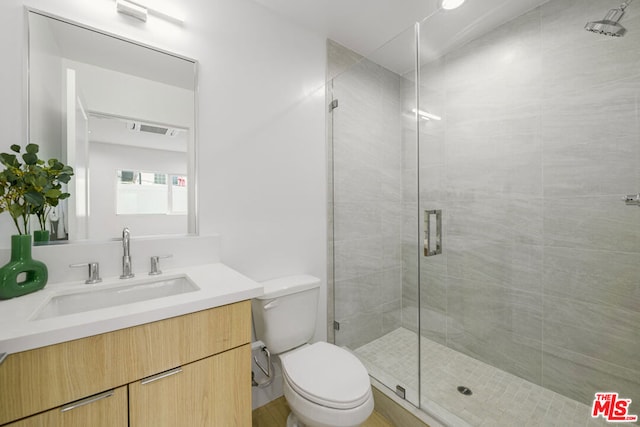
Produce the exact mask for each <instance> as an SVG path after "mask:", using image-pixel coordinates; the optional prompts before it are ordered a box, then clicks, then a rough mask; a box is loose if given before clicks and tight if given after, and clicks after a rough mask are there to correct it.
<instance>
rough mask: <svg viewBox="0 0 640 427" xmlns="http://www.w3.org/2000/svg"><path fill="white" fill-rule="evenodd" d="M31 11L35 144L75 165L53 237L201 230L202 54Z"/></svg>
mask: <svg viewBox="0 0 640 427" xmlns="http://www.w3.org/2000/svg"><path fill="white" fill-rule="evenodd" d="M27 17H28V28H29V39H28V40H29V42H28V44H29V47H28V49H29V50H28V52H29V56H28V75H29V80H28V93H29V104H28V105H29V108H28V116H29V142H31V143H35V144H38V145H39V146H40V158H43V159H45V160H46V159H49V158H52V157H54V158H58V159H60V160H62V161H63V163H67V164H69V165H70V166H72V167H73V168H74V171H75V176H74V177H73V179H72V181H71V182H70V183H69V186H68V190H67V191H68V192H69V193H71V197H70V198H69V199H68V200H65V203H64V204H62V203H61V205H60V206H59V207H58V208H57V209H56V211H55V212H53V214H52V217H51V218H50V219H49V221H48V222H49V223H48V224H47V227H48V228H49V229H50V230H51V234H52V242H54V241H79V240H92V241H95V240H108V239H113V238H118V237H119V236H120V235H121V232H122V229H123V227H125V226H127V227H129V228H130V229H131V232H132V235H134V236H151V235H154V236H155V235H180V234H182V235H184V234H194V233H196V224H197V221H196V209H195V208H196V200H195V196H196V191H195V183H196V182H195V176H196V175H195V148H196V141H195V108H196V107H195V105H196V62H195V61H193V60H190V59H187V58H183V57H180V56H178V55H174V54H171V53H167V52H163V51H160V50H157V49H154V48H150V47H148V46H143V45H141V44H138V43H135V42H132V41H130V40H125V39H122V38H119V37H117V36H114V35H111V34H107V33H103V32H100V31H97V30H95V29H91V28H86V27H83V26H81V25H78V24H77V23H72V22H68V21H65V20H62V19H60V18H57V17H53V16H49V15H47V14H44V13H42V12H40V11H34V10H28V11H27ZM7 237H8V236H7ZM6 240H8V239H6Z"/></svg>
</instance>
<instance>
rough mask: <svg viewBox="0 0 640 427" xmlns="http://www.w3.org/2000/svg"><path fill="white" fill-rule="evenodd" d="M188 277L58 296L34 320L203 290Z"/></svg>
mask: <svg viewBox="0 0 640 427" xmlns="http://www.w3.org/2000/svg"><path fill="white" fill-rule="evenodd" d="M199 289H200V288H198V286H196V285H195V284H194V283H193V282H192V281H190V280H189V279H188V278H187V277H184V276H182V277H174V278H163V279H155V280H147V281H144V282H138V283H136V284H129V285H123V286H118V287H113V288H106V289H100V288H97V289H92V290H87V291H82V292H75V293H68V294H62V295H56V296H54V297H53V298H51V299H50V300H49V301H48V302H47V303H46V304H45V305H44V306H43V307H42V308H40V310H38V312H37V313H36V315H35V316H34V317H33V318H32V319H31V320H41V319H48V318H52V317H58V316H65V315H67V314H75V313H82V312H85V311H91V310H98V309H101V308H107V307H115V306H118V305H124V304H131V303H134V302H140V301H147V300H151V299H155V298H163V297H168V296H172V295H179V294H184V293H187V292H195V291H197V290H199Z"/></svg>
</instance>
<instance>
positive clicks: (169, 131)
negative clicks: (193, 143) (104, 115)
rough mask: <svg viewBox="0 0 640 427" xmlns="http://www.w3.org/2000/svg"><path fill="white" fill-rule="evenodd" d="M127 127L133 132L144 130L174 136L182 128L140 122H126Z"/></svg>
mask: <svg viewBox="0 0 640 427" xmlns="http://www.w3.org/2000/svg"><path fill="white" fill-rule="evenodd" d="M127 129H129V130H131V131H134V132H146V133H153V134H156V135H165V136H176V135H177V134H178V133H179V132H180V131H181V130H182V129H176V128H170V127H165V126H159V125H150V124H147V123H141V122H131V121H128V122H127Z"/></svg>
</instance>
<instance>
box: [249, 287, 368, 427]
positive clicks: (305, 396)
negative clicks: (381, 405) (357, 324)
mask: <svg viewBox="0 0 640 427" xmlns="http://www.w3.org/2000/svg"><path fill="white" fill-rule="evenodd" d="M263 285H264V295H263V296H261V297H258V298H256V299H254V300H253V301H252V309H253V318H254V322H255V326H256V336H257V338H258V339H259V340H261V341H262V342H264V344H265V345H266V346H267V348H268V349H269V351H270V352H271V354H274V355H276V354H277V355H279V357H280V361H281V362H282V374H283V377H284V396H285V398H286V399H287V402H288V403H289V407H290V408H291V414H290V415H289V418H288V419H287V427H304V426H308V427H356V426H359V425H360V424H362V423H363V422H364V421H365V420H366V419H367V418H368V417H369V415H371V412H373V395H372V393H371V384H370V382H369V375H368V373H367V370H366V368H365V367H364V366H363V365H362V363H361V362H360V361H359V360H358V358H357V357H355V356H354V355H352V354H351V353H349V352H348V351H347V350H344V349H342V348H340V347H337V346H335V345H333V344H329V343H326V342H317V343H314V344H309V343H308V342H309V340H310V339H311V337H312V336H313V333H314V331H315V325H316V313H317V309H318V293H319V289H320V280H319V279H318V278H316V277H312V276H290V277H283V278H280V279H275V280H269V281H267V282H263Z"/></svg>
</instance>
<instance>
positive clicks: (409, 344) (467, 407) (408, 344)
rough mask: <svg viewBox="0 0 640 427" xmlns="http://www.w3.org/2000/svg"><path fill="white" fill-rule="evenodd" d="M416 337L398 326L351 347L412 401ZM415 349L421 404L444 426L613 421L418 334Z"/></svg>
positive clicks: (591, 426)
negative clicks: (466, 390) (460, 388)
mask: <svg viewBox="0 0 640 427" xmlns="http://www.w3.org/2000/svg"><path fill="white" fill-rule="evenodd" d="M417 341H418V340H417V335H416V334H415V333H414V332H411V331H409V330H407V329H404V328H399V329H396V330H395V331H392V332H390V333H388V334H386V335H384V336H383V337H381V338H378V339H377V340H375V341H372V342H370V343H368V344H365V345H363V346H362V347H359V348H357V349H356V350H355V351H354V353H355V354H356V355H357V356H358V357H359V358H360V359H361V360H362V362H363V363H364V364H365V366H366V367H367V369H368V370H369V373H370V374H371V375H372V376H373V377H374V378H376V379H377V380H378V381H380V382H382V383H384V384H387V385H389V386H392V387H393V388H395V385H396V384H400V385H402V386H403V387H405V388H406V398H407V400H409V401H410V402H411V403H413V404H417V400H418V351H417V347H418V342H417ZM420 353H421V359H422V366H423V371H422V375H421V377H422V396H423V397H422V401H421V407H422V408H425V410H426V411H427V412H429V413H430V414H432V415H433V416H435V417H436V418H439V419H441V420H442V421H443V422H445V423H446V424H447V425H451V426H455V427H458V426H464V427H466V426H474V427H476V426H509V427H511V426H516V425H522V426H545V427H547V426H563V427H577V426H580V427H596V426H606V425H609V426H611V425H615V424H609V423H607V422H605V421H604V420H603V419H601V418H599V419H593V418H591V416H590V408H589V407H587V406H586V405H584V404H582V403H578V402H576V401H574V400H572V399H569V398H567V397H565V396H562V395H560V394H558V393H555V392H553V391H550V390H547V389H545V388H542V387H540V386H538V385H536V384H533V383H530V382H529V381H526V380H524V379H522V378H519V377H517V376H515V375H511V374H509V373H506V372H504V371H501V370H499V369H497V368H494V367H493V366H490V365H487V364H486V363H483V362H480V361H478V360H476V359H473V358H471V357H469V356H466V355H464V354H462V353H459V352H457V351H455V350H452V349H450V348H447V347H445V346H443V345H440V344H438V343H435V342H433V341H430V340H428V339H425V338H423V339H422V343H421V349H420ZM459 385H464V386H466V387H468V388H470V389H471V390H472V392H473V394H472V395H471V396H463V395H462V394H460V393H459V392H458V391H457V390H456V387H457V386H459ZM618 425H620V424H618ZM624 425H626V426H629V424H628V423H627V424H624ZM635 425H637V424H635Z"/></svg>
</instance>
